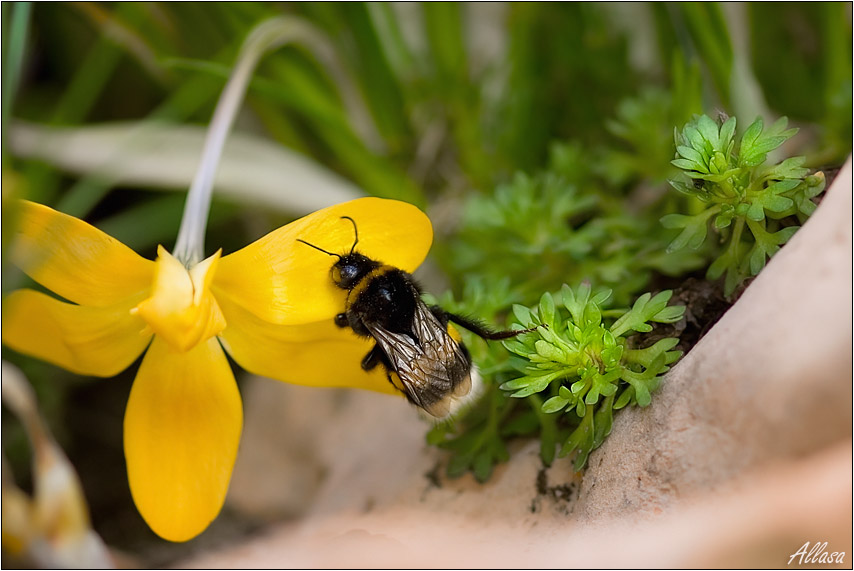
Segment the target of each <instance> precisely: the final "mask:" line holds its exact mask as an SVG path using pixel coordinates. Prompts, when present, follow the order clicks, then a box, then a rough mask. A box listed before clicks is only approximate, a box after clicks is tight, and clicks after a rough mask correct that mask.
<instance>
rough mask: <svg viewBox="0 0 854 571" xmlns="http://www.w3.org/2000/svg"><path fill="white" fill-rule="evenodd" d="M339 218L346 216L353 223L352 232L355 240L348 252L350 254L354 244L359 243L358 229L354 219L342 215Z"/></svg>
mask: <svg viewBox="0 0 854 571" xmlns="http://www.w3.org/2000/svg"><path fill="white" fill-rule="evenodd" d="M341 218H346V219H347V220H349V221H350V222H352V223H353V232H354V233H355V234H356V241H355V242H353V247H352V248H350V253H351V254H352V253H353V251H354V250H355V249H356V244H358V243H359V229H358V228H356V221H355V220H353V219H352V218H350V217H349V216H342V217H341Z"/></svg>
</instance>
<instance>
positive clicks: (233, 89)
mask: <svg viewBox="0 0 854 571" xmlns="http://www.w3.org/2000/svg"><path fill="white" fill-rule="evenodd" d="M310 32H311V30H307V29H306V26H305V24H304V23H303V22H302V21H299V20H297V19H294V18H287V17H282V18H273V19H271V20H266V21H264V22H262V23H261V24H259V25H258V26H256V27H255V28H254V29H253V30H252V31H251V32H250V33H249V36H248V37H247V38H246V41H245V42H244V43H243V46H242V47H241V49H240V54H239V55H238V58H237V63H236V65H235V67H234V71H233V72H232V74H231V77H229V79H228V83H226V85H225V89H223V92H222V95H221V96H220V98H219V101H218V102H217V106H216V109H215V110H214V116H213V119H212V120H211V124H210V128H209V129H208V134H207V138H206V139H205V145H204V148H203V150H202V159H201V162H200V163H199V170H198V171H196V176H195V178H194V179H193V183H192V184H191V185H190V190H189V192H188V193H187V201H186V202H185V204H184V215H183V217H182V218H181V227H180V229H179V230H178V238H177V240H176V241H175V251H174V252H173V255H174V256H175V257H176V258H178V259H179V260H180V261H181V262H182V263H183V264H184V265H185V266H187V267H191V266H193V265H195V264H197V263H198V262H200V261H201V260H202V259H203V258H204V249H205V227H206V226H207V220H208V212H209V211H210V204H211V195H212V193H213V184H214V178H215V176H216V170H217V167H218V166H219V159H220V157H221V156H222V149H223V147H224V145H225V139H226V137H227V136H228V133H229V131H230V130H231V126H232V125H233V124H234V118H235V116H236V115H237V110H238V109H239V108H240V104H241V102H242V101H243V96H244V95H245V93H246V87H247V85H248V84H249V80H250V79H251V77H252V73H253V71H254V70H255V66H256V65H257V64H258V61H259V60H260V59H261V57H262V56H263V55H264V54H265V53H267V52H269V51H273V50H275V49H277V48H279V47H281V46H282V45H284V44H285V43H287V42H291V41H295V40H302V41H305V39H306V37H310V35H311V34H310Z"/></svg>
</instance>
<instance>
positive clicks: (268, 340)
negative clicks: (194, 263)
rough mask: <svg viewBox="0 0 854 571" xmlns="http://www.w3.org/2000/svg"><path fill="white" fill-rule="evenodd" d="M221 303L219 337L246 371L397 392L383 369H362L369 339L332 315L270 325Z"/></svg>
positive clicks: (293, 380) (307, 382)
mask: <svg viewBox="0 0 854 571" xmlns="http://www.w3.org/2000/svg"><path fill="white" fill-rule="evenodd" d="M220 303H221V305H222V310H223V312H224V313H225V315H226V320H227V321H228V326H227V327H226V328H225V330H223V332H222V333H221V334H220V339H221V340H222V343H223V345H224V346H225V348H226V350H227V351H228V354H229V355H231V357H232V358H233V359H234V360H235V361H237V364H239V365H240V366H241V367H243V368H244V369H246V370H247V371H249V372H251V373H254V374H256V375H262V376H264V377H270V378H272V379H278V380H280V381H286V382H289V383H294V384H298V385H312V386H319V387H354V388H359V389H367V390H372V391H378V392H382V393H391V394H401V393H400V392H399V391H398V390H397V389H395V388H394V387H393V386H392V385H391V383H389V382H388V379H387V378H386V376H385V373H384V372H383V369H382V367H379V366H378V367H377V368H376V369H374V370H373V371H370V372H368V371H365V370H364V369H362V367H361V362H362V359H363V358H364V356H365V355H367V353H368V351H370V350H371V348H372V347H373V345H374V342H373V341H371V340H368V339H361V338H359V337H357V336H356V335H355V334H354V333H353V332H352V330H349V329H342V328H340V327H338V326H337V325H335V323H333V321H332V319H331V318H330V319H326V320H324V321H321V322H317V323H310V324H305V325H273V324H271V323H267V322H265V321H262V320H260V319H258V318H257V317H256V316H254V315H253V314H251V313H250V312H249V311H247V310H245V309H243V308H242V307H240V306H239V305H237V304H235V303H231V302H228V301H225V300H222V301H221V302H220Z"/></svg>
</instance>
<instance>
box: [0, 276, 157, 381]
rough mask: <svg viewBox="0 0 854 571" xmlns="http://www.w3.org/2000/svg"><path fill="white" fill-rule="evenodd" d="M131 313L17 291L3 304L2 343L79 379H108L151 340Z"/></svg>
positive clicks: (119, 307) (125, 308)
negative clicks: (69, 372)
mask: <svg viewBox="0 0 854 571" xmlns="http://www.w3.org/2000/svg"><path fill="white" fill-rule="evenodd" d="M130 303H131V304H132V303H133V300H132V299H131V300H130ZM130 309H131V305H124V304H119V305H116V306H112V307H85V306H82V305H73V304H70V303H65V302H63V301H59V300H57V299H54V298H52V297H50V296H48V295H45V294H43V293H39V292H36V291H33V290H28V289H24V290H18V291H15V292H13V293H11V294H10V295H9V296H8V297H6V299H5V301H4V302H3V343H4V344H5V345H6V346H8V347H11V348H12V349H14V350H16V351H20V352H21V353H26V354H27V355H32V356H34V357H38V358H39V359H42V360H45V361H48V362H50V363H53V364H55V365H59V366H60V367H62V368H64V369H68V370H69V371H73V372H75V373H78V374H81V375H95V376H98V377H112V376H114V375H117V374H118V373H120V372H121V371H123V370H125V369H126V368H127V367H128V366H129V365H130V364H131V363H133V361H134V360H135V359H136V358H137V357H139V355H140V354H141V353H142V351H143V350H144V349H145V347H146V345H148V342H149V340H150V339H151V334H150V333H147V334H146V333H144V332H143V331H144V330H145V329H146V326H145V322H144V321H143V320H142V319H140V318H139V317H137V316H135V315H132V314H131V312H130Z"/></svg>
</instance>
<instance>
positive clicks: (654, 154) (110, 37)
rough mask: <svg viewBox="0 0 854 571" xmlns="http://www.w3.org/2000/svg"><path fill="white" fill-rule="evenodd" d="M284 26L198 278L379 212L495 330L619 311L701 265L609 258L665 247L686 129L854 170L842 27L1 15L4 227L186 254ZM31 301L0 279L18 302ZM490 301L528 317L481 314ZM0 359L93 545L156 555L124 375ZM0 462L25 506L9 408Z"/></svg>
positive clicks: (664, 14) (220, 12)
mask: <svg viewBox="0 0 854 571" xmlns="http://www.w3.org/2000/svg"><path fill="white" fill-rule="evenodd" d="M274 16H285V17H287V18H289V19H292V21H293V22H294V26H295V28H296V29H297V30H298V33H296V34H295V41H294V42H293V43H291V44H289V45H288V46H286V47H283V48H281V49H279V50H278V51H276V52H275V53H273V54H270V55H268V56H266V57H265V58H264V59H263V60H262V62H261V64H260V66H259V68H258V70H257V72H256V74H255V76H254V79H253V81H252V83H251V85H250V88H249V92H248V94H247V98H246V101H245V103H244V105H243V110H242V112H241V114H240V116H239V118H238V122H237V125H236V127H235V133H234V135H233V136H232V137H231V139H230V142H229V146H227V147H226V151H225V155H224V157H223V163H222V166H221V172H220V174H221V177H220V180H219V181H218V183H217V187H216V190H217V194H216V195H215V199H214V204H213V209H212V213H211V220H210V223H209V227H208V235H207V244H208V250H209V251H208V252H207V253H208V254H209V253H211V252H212V251H213V250H215V249H216V248H217V247H219V246H222V247H223V248H224V250H225V253H228V252H230V251H234V250H236V249H238V248H239V247H241V246H243V245H245V244H247V243H249V242H250V241H251V240H253V239H255V238H257V237H259V236H261V235H263V234H264V233H266V232H268V231H270V230H272V229H273V228H275V227H277V226H279V225H281V224H283V223H286V222H288V221H289V220H291V219H293V218H295V217H298V216H300V215H303V214H305V213H307V212H309V211H312V210H315V209H317V208H320V207H322V206H325V205H327V204H331V203H335V202H340V201H343V200H347V199H349V198H353V197H356V196H360V195H364V194H369V195H376V196H382V197H391V198H398V199H401V200H407V201H410V202H414V203H416V204H418V205H419V206H421V207H423V208H425V209H426V210H427V212H428V214H430V215H431V218H432V219H433V221H434V225H435V226H436V233H437V238H436V248H435V250H434V254H435V255H434V264H433V266H432V268H433V270H432V274H428V275H427V276H426V277H425V279H426V280H427V281H428V284H438V287H440V288H441V287H445V286H447V287H449V288H450V289H451V290H452V291H453V292H454V294H455V295H456V296H457V297H460V296H461V295H462V294H463V290H464V287H466V288H469V290H470V291H473V292H474V293H472V294H471V296H470V297H475V296H477V295H479V296H480V298H479V301H478V302H476V303H474V304H473V305H474V306H476V307H478V306H477V303H480V304H481V305H480V306H479V309H480V312H481V314H482V315H484V316H485V317H492V316H494V315H497V314H498V312H499V311H500V310H501V309H502V308H504V309H506V307H507V304H508V303H509V302H510V301H514V302H521V303H533V302H534V301H536V299H537V298H538V297H539V294H540V293H542V292H543V291H547V290H553V291H554V290H556V289H558V288H559V287H560V285H561V283H562V282H563V281H571V280H574V279H576V278H578V279H581V278H584V277H590V276H593V277H594V279H597V280H598V281H600V282H605V283H608V282H609V281H610V282H618V283H623V284H627V285H626V286H625V287H626V289H625V297H626V298H628V296H629V295H630V294H631V292H635V291H637V290H638V288H640V287H643V286H644V285H646V283H647V281H648V279H649V275H648V274H649V272H653V271H657V272H663V273H665V274H671V275H678V274H680V273H681V272H684V271H690V270H693V269H696V268H698V267H699V263H698V262H697V260H696V259H691V258H681V259H676V260H674V259H671V258H668V259H667V260H666V261H665V260H664V259H663V258H661V257H660V253H661V252H662V251H663V248H662V247H659V245H658V244H666V243H667V240H668V239H669V238H667V237H666V236H664V235H662V237H661V239H660V240H659V241H658V242H654V241H653V242H650V243H649V244H654V245H649V244H648V245H645V246H644V245H641V246H638V247H636V248H635V249H634V250H620V251H619V252H617V251H616V249H618V246H617V244H618V243H619V242H620V241H627V242H631V241H633V240H634V241H637V239H638V236H642V235H647V234H648V235H650V236H652V235H654V234H655V233H657V232H659V231H660V228H658V224H657V220H658V216H660V214H661V213H662V212H666V211H667V210H668V208H672V202H673V201H674V200H675V199H673V198H672V190H669V189H668V185H667V182H666V180H667V178H668V177H669V176H673V174H674V169H673V167H672V166H671V165H670V162H669V161H670V160H671V159H672V158H673V153H674V147H673V130H674V128H681V126H682V125H683V124H684V123H685V122H686V121H688V120H689V119H691V117H692V115H693V114H699V113H708V114H709V115H710V116H716V115H719V114H727V115H736V116H738V117H739V127H740V128H741V129H743V128H744V127H746V126H747V125H748V124H749V123H750V122H751V121H752V120H753V119H754V118H755V117H757V116H761V117H763V118H765V120H766V124H770V123H772V122H773V120H775V119H776V118H777V117H779V116H783V115H785V116H788V117H789V120H790V124H792V125H794V126H797V127H799V128H800V129H801V131H800V133H799V134H798V136H797V137H795V138H794V139H793V140H792V141H791V142H790V143H791V144H790V145H789V148H786V149H785V152H786V154H787V155H791V154H803V155H805V156H806V157H807V166H810V167H815V168H825V167H833V166H836V165H839V164H841V162H842V161H843V160H844V158H845V157H846V156H847V155H848V154H849V152H850V149H851V138H852V113H851V108H852V99H851V98H852V62H851V54H852V49H851V48H852V44H851V34H852V30H851V4H850V3H820V2H811V3H779V4H778V3H770V2H763V3H727V4H716V3H702V4H700V3H649V4H647V3H637V4H627V3H601V4H600V3H595V4H590V3H582V2H578V3H575V2H573V3H535V2H534V3H518V4H517V3H510V4H505V3H477V4H466V3H459V4H455V3H444V2H436V3H424V4H421V3H399V4H398V3H395V4H381V3H376V4H375V3H361V2H352V3H350V2H348V3H300V2H295V3H254V2H241V3H230V2H225V3H193V2H190V3H156V2H154V3H133V2H130V3H90V2H80V3H67V4H66V3H36V4H27V3H14V2H4V3H3V4H2V27H3V29H2V32H3V34H2V36H3V46H2V50H3V51H2V62H3V72H2V73H3V76H2V80H3V101H2V142H3V153H2V160H3V203H4V206H5V205H6V204H7V201H8V200H10V199H12V198H17V197H26V198H29V199H31V200H35V201H38V202H42V203H45V204H49V205H51V206H53V207H55V208H57V209H59V210H61V211H63V212H66V213H69V214H72V215H75V216H78V217H81V218H84V219H86V220H88V221H90V222H92V223H94V224H95V225H97V226H98V227H99V228H101V229H103V230H104V231H106V232H108V233H109V234H111V235H113V236H114V237H116V238H117V239H119V240H121V241H122V242H124V243H126V244H128V245H129V246H131V247H132V248H134V249H135V250H137V251H138V252H140V253H141V254H143V255H145V256H147V257H149V258H153V257H154V252H155V248H156V245H157V244H158V243H162V244H163V245H164V246H166V247H167V248H169V249H171V248H172V246H173V245H174V239H175V236H176V233H177V229H178V224H179V221H180V217H181V211H182V207H183V200H184V193H185V191H186V189H187V188H188V186H189V184H190V180H191V178H192V175H193V172H194V169H195V166H196V165H197V163H198V158H199V156H200V154H201V145H202V141H203V136H204V127H205V126H206V124H207V123H208V122H209V121H210V118H211V115H212V112H213V108H214V106H215V104H216V101H217V98H218V96H219V93H220V91H221V89H222V87H223V85H224V82H225V80H226V78H227V77H228V74H229V71H230V68H231V66H232V64H233V62H234V61H235V58H236V54H237V50H238V48H239V46H240V44H241V43H242V41H243V40H244V38H245V37H246V35H247V33H248V32H249V30H250V29H252V28H253V27H254V26H256V25H257V24H258V23H260V22H261V21H263V20H265V19H268V18H270V17H274ZM555 181H560V182H555ZM668 204H670V206H668ZM649 205H655V208H654V213H652V211H651V210H650V211H648V210H649ZM688 208H690V205H689V206H688ZM6 212H8V209H5V208H4V222H5V221H6V220H5V218H7V217H6ZM615 212H619V216H616V215H615V214H614V213H615ZM543 220H547V222H542V221H543ZM591 220H595V221H596V223H595V224H592V225H591V224H586V223H587V222H589V221H591ZM10 226H11V225H10V224H6V225H5V226H4V243H3V247H4V251H5V248H6V246H7V244H8V240H7V238H8V229H9V228H10ZM629 226H631V228H630V229H627V228H628V227H629ZM653 226H654V227H655V228H656V229H655V230H654V231H653V230H650V228H653ZM517 238H518V239H517ZM514 240H515V242H514ZM518 243H523V244H525V245H526V248H527V249H526V248H517V247H516V246H515V245H514V244H516V245H518ZM489 244H492V245H491V246H490V245H489ZM499 247H504V248H505V251H507V252H509V253H512V254H513V255H509V256H505V257H503V258H502V257H501V256H498V255H495V254H494V252H496V251H501V250H499ZM489 248H492V250H493V253H492V254H491V253H490V250H489ZM514 248H515V249H514ZM639 251H642V252H644V255H643V256H642V258H643V260H644V264H643V265H642V267H641V266H638V267H635V266H632V264H636V263H635V262H634V261H632V260H634V259H637V258H638V254H637V252H639ZM620 252H623V253H620ZM627 252H628V253H627ZM533 256H535V257H537V260H538V261H537V263H536V264H534V263H533V262H532V261H531V257H533ZM630 258H631V259H630ZM636 265H637V264H636ZM630 267H631V272H629V270H628V269H629V268H630ZM627 272H628V273H627ZM644 272H646V273H644ZM467 276H468V278H469V280H480V282H482V283H486V284H487V285H486V286H481V287H480V289H478V287H474V289H473V290H472V289H471V288H472V287H473V286H471V281H469V282H467V281H466V279H467ZM502 280H503V281H502ZM508 280H509V281H508ZM629 282H631V283H629ZM22 283H23V278H22V277H21V276H20V275H19V274H18V273H17V272H16V271H15V270H14V269H13V268H10V267H7V266H6V265H5V264H4V266H3V282H2V286H3V293H4V294H5V293H7V292H8V291H10V290H11V289H14V288H17V287H20V286H21V284H22ZM490 284H493V285H490ZM495 287H497V288H499V289H500V288H504V290H512V291H513V292H514V294H513V295H510V294H509V293H506V291H505V293H504V294H501V295H497V296H495V297H494V298H493V299H492V300H491V301H490V299H488V295H487V294H488V292H487V293H484V290H489V289H490V288H495ZM504 290H502V291H504ZM435 293H441V292H440V291H436V292H435ZM617 295H618V297H619V295H620V293H619V291H618V292H617ZM481 298H482V299H481ZM3 356H4V358H6V359H10V360H12V361H13V362H15V363H16V364H18V365H19V366H20V367H21V368H22V369H23V370H24V371H25V373H26V374H27V376H28V378H29V379H30V380H31V382H32V383H33V384H34V386H35V388H36V391H37V393H38V396H39V399H40V404H41V406H42V410H43V413H44V414H45V416H46V417H47V419H48V421H49V422H50V424H51V426H52V428H53V430H54V431H55V433H56V434H57V437H58V439H59V440H60V443H61V444H62V445H63V447H64V449H65V450H66V452H67V453H68V454H69V456H70V458H71V460H72V462H73V463H74V464H75V466H76V467H77V468H78V470H79V471H80V473H81V477H82V480H83V484H84V487H85V488H86V491H87V496H88V498H89V500H90V502H91V508H92V510H93V520H94V524H95V527H96V529H97V530H98V531H99V532H100V533H101V534H102V535H104V537H105V539H106V540H107V541H108V542H109V543H112V544H116V545H120V546H122V547H125V548H126V549H129V550H131V551H133V550H135V549H138V548H139V549H142V548H140V547H139V545H146V543H145V541H148V540H151V536H150V533H151V532H149V531H148V530H147V528H145V526H144V524H143V523H142V521H141V519H140V518H139V516H138V515H137V514H136V512H135V511H134V509H133V504H132V502H131V500H130V496H129V492H128V490H127V483H126V479H125V471H124V465H123V462H124V460H123V456H122V449H121V420H122V415H123V413H124V403H125V402H126V400H127V394H128V392H129V390H130V382H131V380H132V378H133V373H134V368H132V369H131V370H130V371H127V372H125V373H123V374H122V375H121V376H120V377H118V378H116V379H113V380H108V381H103V380H92V379H82V378H79V377H76V376H74V375H72V374H70V373H67V372H64V371H62V370H59V369H56V368H54V367H51V366H49V365H46V364H44V363H40V362H37V361H33V360H31V359H27V358H24V357H22V356H20V355H17V354H11V352H10V351H8V350H5V349H4V355H3ZM3 450H4V454H5V456H6V458H7V459H8V460H9V462H10V465H11V466H12V468H13V471H14V473H15V476H16V478H17V479H18V480H19V481H20V483H21V484H22V485H24V486H26V485H28V484H27V482H28V480H29V476H28V470H29V468H28V462H29V455H28V448H27V443H26V439H25V437H24V435H23V432H22V431H21V430H20V427H18V426H17V425H16V423H14V422H13V421H12V419H10V418H9V415H8V414H7V413H6V411H5V409H4V415H3ZM140 542H142V543H140ZM152 561H157V559H156V558H155V559H152Z"/></svg>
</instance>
